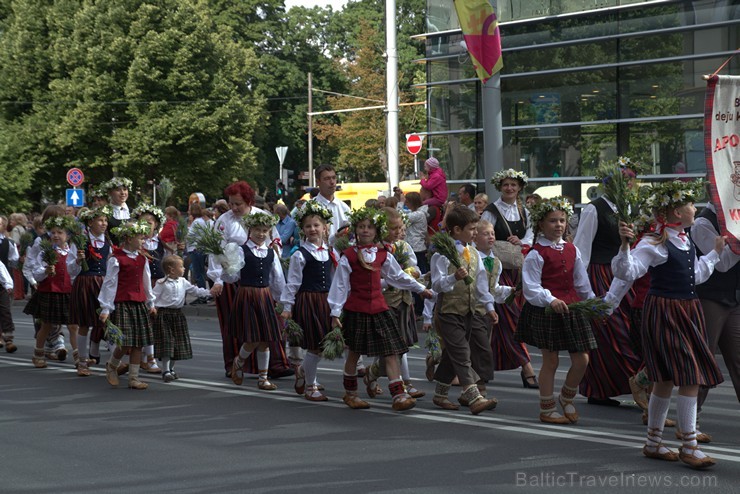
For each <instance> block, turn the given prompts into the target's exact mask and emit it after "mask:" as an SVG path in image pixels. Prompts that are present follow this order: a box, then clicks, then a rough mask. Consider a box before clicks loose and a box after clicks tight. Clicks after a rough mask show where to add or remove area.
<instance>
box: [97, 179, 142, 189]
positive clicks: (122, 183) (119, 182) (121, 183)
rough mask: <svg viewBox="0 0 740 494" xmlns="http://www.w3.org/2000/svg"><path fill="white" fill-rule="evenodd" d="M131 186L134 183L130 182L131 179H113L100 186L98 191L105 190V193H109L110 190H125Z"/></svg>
mask: <svg viewBox="0 0 740 494" xmlns="http://www.w3.org/2000/svg"><path fill="white" fill-rule="evenodd" d="M132 185H134V183H133V182H132V181H131V179H128V178H124V177H113V178H111V179H110V180H108V181H107V182H105V183H102V184H100V189H101V190H105V191H106V192H110V191H111V190H113V189H117V188H118V187H126V188H127V189H130V188H131V186H132Z"/></svg>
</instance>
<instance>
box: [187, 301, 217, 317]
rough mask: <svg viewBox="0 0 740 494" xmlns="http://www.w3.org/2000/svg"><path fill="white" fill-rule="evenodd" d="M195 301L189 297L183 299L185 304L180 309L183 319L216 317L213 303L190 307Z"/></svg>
mask: <svg viewBox="0 0 740 494" xmlns="http://www.w3.org/2000/svg"><path fill="white" fill-rule="evenodd" d="M195 299H196V297H191V296H190V295H188V296H187V298H186V299H185V302H186V303H185V305H183V307H182V313H183V314H184V315H185V317H213V318H216V317H218V314H217V313H216V304H215V303H214V302H213V301H211V302H208V303H207V304H197V305H190V303H191V302H192V301H194V300H195Z"/></svg>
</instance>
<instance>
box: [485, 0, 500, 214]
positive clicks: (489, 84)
mask: <svg viewBox="0 0 740 494" xmlns="http://www.w3.org/2000/svg"><path fill="white" fill-rule="evenodd" d="M490 3H491V6H492V7H493V10H494V12H498V9H497V5H496V3H497V1H496V0H490ZM481 92H482V106H483V178H484V179H485V188H486V195H487V196H488V197H489V200H490V201H491V202H493V201H495V200H496V199H497V198H498V197H499V195H500V194H499V191H497V190H496V187H494V186H493V184H492V183H491V177H493V175H494V174H495V173H496V172H498V171H500V170H503V169H504V136H503V130H502V127H503V124H502V118H501V72H500V71H499V72H496V73H495V74H493V76H492V77H491V78H490V79H488V80H487V81H486V82H485V83H481Z"/></svg>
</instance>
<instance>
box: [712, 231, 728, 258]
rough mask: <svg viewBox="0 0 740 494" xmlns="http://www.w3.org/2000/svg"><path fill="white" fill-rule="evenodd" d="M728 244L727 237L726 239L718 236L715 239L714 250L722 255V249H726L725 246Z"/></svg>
mask: <svg viewBox="0 0 740 494" xmlns="http://www.w3.org/2000/svg"><path fill="white" fill-rule="evenodd" d="M726 243H727V237H724V236H722V235H718V236H717V237H715V239H714V250H715V252H717V254H722V249H724V248H725V244H726Z"/></svg>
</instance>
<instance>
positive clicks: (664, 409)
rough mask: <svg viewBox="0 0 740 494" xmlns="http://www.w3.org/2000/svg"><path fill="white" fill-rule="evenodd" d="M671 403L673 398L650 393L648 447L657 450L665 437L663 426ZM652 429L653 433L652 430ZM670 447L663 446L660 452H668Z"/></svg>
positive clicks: (646, 443)
mask: <svg viewBox="0 0 740 494" xmlns="http://www.w3.org/2000/svg"><path fill="white" fill-rule="evenodd" d="M670 405H671V398H670V397H668V398H661V397H660V396H656V395H655V394H654V393H653V394H651V395H650V400H649V401H648V436H647V441H646V442H645V445H646V446H647V447H648V448H651V449H653V450H657V449H658V446H659V445H660V442H661V440H662V438H663V427H665V419H666V417H667V416H668V408H669V407H670ZM651 430H652V434H651V433H650V431H651ZM667 451H668V449H666V448H663V447H661V448H660V450H659V452H660V453H666V452H667Z"/></svg>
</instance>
